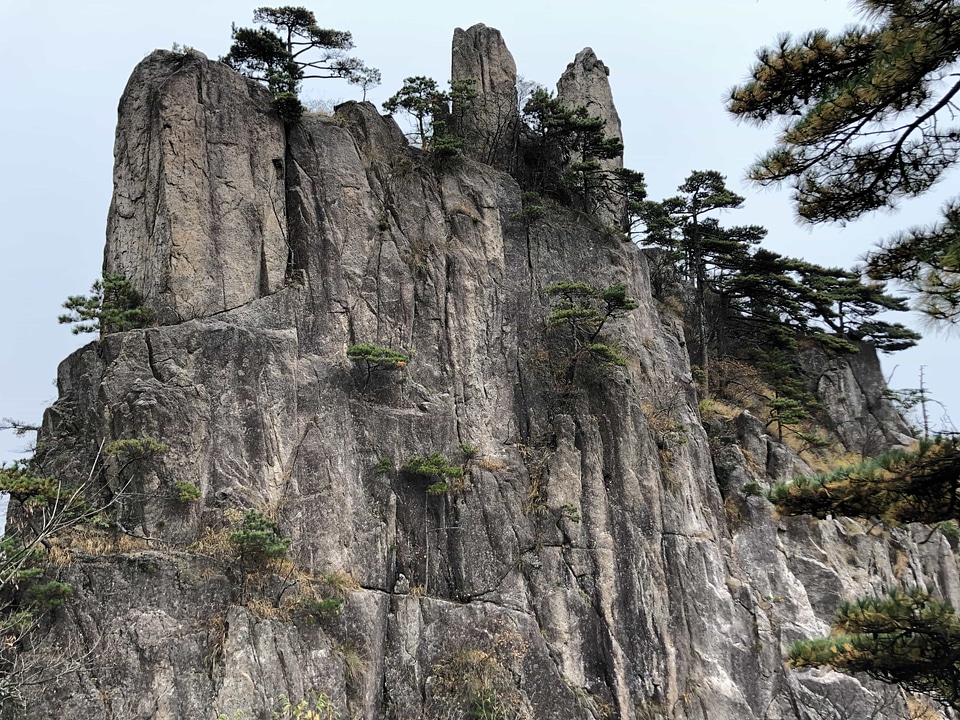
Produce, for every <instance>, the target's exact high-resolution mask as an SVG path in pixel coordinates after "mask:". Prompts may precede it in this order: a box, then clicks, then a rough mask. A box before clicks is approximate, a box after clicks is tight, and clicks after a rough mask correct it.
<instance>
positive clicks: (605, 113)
mask: <svg viewBox="0 0 960 720" xmlns="http://www.w3.org/2000/svg"><path fill="white" fill-rule="evenodd" d="M609 75H610V69H609V68H608V67H607V66H606V65H604V64H603V61H601V60H600V59H599V58H598V57H597V55H596V53H594V52H593V49H592V48H588V47H587V48H584V49H583V50H581V51H580V52H578V53H577V56H576V57H575V58H574V59H573V62H572V63H570V64H569V65H567V69H566V70H565V71H564V72H563V75H561V76H560V80H559V82H557V95H558V96H559V97H560V98H561V99H562V100H563V101H564V103H565V104H566V105H570V106H573V107H576V106H578V105H584V106H586V108H587V110H589V111H590V114H591V115H594V116H596V117H601V118H603V119H604V120H606V121H607V135H608V136H612V137H617V138H620V139H621V140H622V139H623V132H622V131H621V129H620V116H619V115H618V114H617V108H616V105H614V103H613V93H612V92H611V90H610V80H609Z"/></svg>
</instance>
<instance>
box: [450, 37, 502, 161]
mask: <svg viewBox="0 0 960 720" xmlns="http://www.w3.org/2000/svg"><path fill="white" fill-rule="evenodd" d="M450 79H451V81H453V82H456V81H458V80H460V81H463V80H470V81H472V82H473V90H474V91H475V92H476V93H477V96H476V98H474V99H472V100H470V101H469V102H467V103H464V104H463V105H460V104H458V103H454V107H453V116H454V118H462V120H461V126H460V128H458V129H459V131H460V132H459V134H460V135H461V136H462V137H463V139H464V142H465V145H466V148H465V151H466V154H467V156H468V157H470V158H472V159H474V160H477V161H479V162H482V163H486V164H487V165H492V166H494V167H496V168H497V169H500V170H505V171H508V172H509V171H510V170H512V169H513V167H514V163H515V157H516V142H517V131H518V124H519V115H518V110H517V65H516V63H515V62H514V60H513V55H512V54H511V53H510V50H508V49H507V45H506V43H505V42H504V41H503V36H501V35H500V31H499V30H497V29H495V28H491V27H487V26H486V25H483V24H482V23H481V24H477V25H473V26H471V27H469V28H467V29H466V30H462V29H460V28H457V29H456V30H454V31H453V61H452V64H451V71H450Z"/></svg>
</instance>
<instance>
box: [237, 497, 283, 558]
mask: <svg viewBox="0 0 960 720" xmlns="http://www.w3.org/2000/svg"><path fill="white" fill-rule="evenodd" d="M230 544H231V545H233V547H234V549H235V550H236V551H237V556H238V558H239V560H240V564H241V566H242V567H244V568H245V569H248V570H252V569H260V568H263V567H265V566H266V565H267V564H268V563H269V562H271V561H272V560H277V559H279V558H282V557H285V556H286V554H287V551H288V550H289V549H290V539H289V538H284V537H281V535H280V529H279V527H278V526H277V523H275V522H274V521H273V520H271V519H269V518H267V517H265V516H264V515H263V514H262V513H261V512H259V511H257V510H247V511H246V512H245V513H244V515H243V520H242V521H241V523H240V527H239V529H237V530H236V531H235V532H233V533H231V534H230Z"/></svg>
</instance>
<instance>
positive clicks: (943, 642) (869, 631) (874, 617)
mask: <svg viewBox="0 0 960 720" xmlns="http://www.w3.org/2000/svg"><path fill="white" fill-rule="evenodd" d="M789 658H790V660H789V664H790V666H792V667H796V668H803V667H820V666H824V665H826V666H829V667H832V668H834V669H836V670H840V671H842V672H848V673H856V672H862V673H866V674H867V675H869V676H871V677H873V678H876V679H878V680H882V681H884V682H890V683H899V684H901V685H903V686H904V687H906V688H907V689H908V690H910V691H912V692H921V693H925V694H927V695H928V696H930V697H931V698H933V699H935V700H937V701H939V702H942V703H944V704H946V705H949V706H950V707H952V708H953V709H954V710H960V620H958V619H957V616H956V612H955V611H954V609H953V608H952V607H951V606H950V604H949V603H946V602H944V601H943V600H940V599H937V598H934V597H932V596H931V595H930V594H929V593H927V592H924V591H922V590H919V589H914V590H910V591H902V590H893V591H891V592H889V593H888V594H887V595H886V596H885V597H868V598H861V599H859V600H857V601H855V602H852V603H844V604H843V605H842V606H841V607H840V609H839V610H838V611H837V617H836V620H835V621H834V626H833V634H832V635H831V636H830V637H828V638H820V639H816V640H808V641H804V642H798V643H795V644H794V645H793V647H792V648H791V649H790V653H789Z"/></svg>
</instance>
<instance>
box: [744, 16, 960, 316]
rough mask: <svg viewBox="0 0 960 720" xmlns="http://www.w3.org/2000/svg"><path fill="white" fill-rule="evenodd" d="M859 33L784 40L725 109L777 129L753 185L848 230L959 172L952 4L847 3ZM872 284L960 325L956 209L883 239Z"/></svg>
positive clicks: (957, 34)
mask: <svg viewBox="0 0 960 720" xmlns="http://www.w3.org/2000/svg"><path fill="white" fill-rule="evenodd" d="M853 5H854V6H855V7H856V8H857V9H859V11H860V12H861V14H862V16H863V18H864V21H865V22H864V23H863V24H859V25H855V26H852V27H849V28H847V29H845V30H843V31H842V32H840V33H838V34H837V35H832V36H831V35H829V34H828V33H827V32H826V31H824V30H815V31H812V32H808V33H805V34H803V35H800V36H798V37H791V36H790V35H783V36H781V37H780V38H779V39H778V41H777V43H776V45H775V46H773V47H770V48H764V49H762V50H760V52H759V53H758V61H757V63H756V64H755V65H754V66H753V68H752V69H751V78H750V80H749V81H747V82H746V83H743V84H742V85H739V86H737V87H734V88H733V89H732V90H731V92H730V100H729V104H728V106H727V107H728V110H729V111H730V113H732V114H733V115H734V116H735V117H737V118H738V119H742V120H746V121H748V122H752V123H755V124H757V125H766V124H770V123H774V122H779V123H780V129H779V131H778V136H777V142H776V145H775V147H774V148H773V149H771V150H770V151H769V152H768V153H767V154H766V155H764V156H763V157H761V158H760V159H759V160H758V161H757V162H756V163H755V164H754V166H753V167H752V168H751V170H750V177H751V178H752V179H753V180H754V181H755V182H757V183H759V184H761V185H779V184H780V183H783V182H790V183H791V184H792V186H793V189H794V192H793V200H794V202H795V204H796V208H797V214H798V215H799V217H800V218H802V219H803V220H805V221H807V222H810V223H820V222H846V221H849V220H853V219H855V218H858V217H860V216H862V215H863V214H865V213H868V212H871V211H873V210H877V209H882V208H893V207H895V206H896V205H897V203H898V202H899V201H900V200H901V199H903V198H905V197H912V196H915V195H920V194H922V193H924V192H926V191H927V190H928V189H929V188H930V187H932V186H933V184H934V183H936V182H937V181H938V180H939V179H940V178H941V177H942V176H943V174H944V173H945V172H946V171H947V170H949V169H951V168H952V167H953V166H954V164H955V163H956V162H957V159H958V157H960V156H958V151H960V134H958V132H957V126H956V123H955V112H956V105H955V102H956V97H957V95H958V93H960V80H958V79H957V75H956V72H955V63H956V62H957V60H958V58H960V6H958V4H957V3H956V1H955V0H916V1H913V2H906V1H899V0H898V1H889V2H880V1H879V0H856V1H855V2H854V3H853ZM867 272H868V274H869V275H870V277H872V278H874V279H877V280H897V281H900V282H901V283H903V284H904V285H905V286H906V287H907V288H909V289H910V290H911V291H913V292H914V293H915V296H916V298H917V307H918V308H919V309H920V310H922V311H923V312H925V313H927V314H928V315H929V316H930V317H932V318H934V319H937V320H942V321H948V322H955V321H956V320H957V319H958V317H960V208H958V206H957V204H956V201H955V200H954V201H952V202H951V203H949V204H948V205H947V206H946V208H945V209H944V212H943V218H942V219H941V220H939V221H938V222H936V223H934V224H932V225H930V226H928V227H920V228H914V229H911V230H908V231H907V232H905V233H902V234H899V235H896V236H894V237H893V238H891V239H890V240H888V241H887V242H886V243H884V244H883V245H882V246H881V247H879V248H878V249H877V250H876V251H875V252H874V253H872V254H871V255H870V256H869V257H868V259H867Z"/></svg>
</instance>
